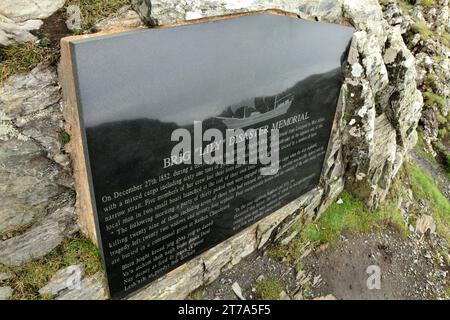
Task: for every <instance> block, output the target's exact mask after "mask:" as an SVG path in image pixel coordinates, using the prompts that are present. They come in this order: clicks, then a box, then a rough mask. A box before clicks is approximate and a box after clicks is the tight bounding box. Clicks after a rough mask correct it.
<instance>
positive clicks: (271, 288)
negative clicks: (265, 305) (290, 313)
mask: <svg viewBox="0 0 450 320" xmlns="http://www.w3.org/2000/svg"><path fill="white" fill-rule="evenodd" d="M255 289H256V291H257V292H258V293H259V295H260V297H261V299H262V300H278V299H279V298H280V294H281V292H282V291H283V290H284V286H283V283H282V282H281V281H280V280H278V279H276V278H274V277H270V278H267V279H264V280H262V281H261V282H258V283H257V284H256V287H255Z"/></svg>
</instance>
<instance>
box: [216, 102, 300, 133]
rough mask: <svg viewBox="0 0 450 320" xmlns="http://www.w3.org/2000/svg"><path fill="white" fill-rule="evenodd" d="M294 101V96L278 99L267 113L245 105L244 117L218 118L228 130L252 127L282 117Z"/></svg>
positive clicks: (243, 108)
mask: <svg viewBox="0 0 450 320" xmlns="http://www.w3.org/2000/svg"><path fill="white" fill-rule="evenodd" d="M293 101H294V95H293V94H287V95H285V96H283V97H281V98H278V97H276V98H275V102H274V104H273V108H272V109H271V110H268V111H266V112H260V111H257V110H256V109H255V108H254V107H250V106H248V105H245V106H243V107H241V108H242V110H243V117H236V118H235V117H216V118H217V119H219V120H222V122H223V123H224V124H225V125H226V126H227V128H228V129H240V128H245V127H250V126H252V125H254V124H257V123H260V122H263V121H266V120H269V119H272V118H275V117H278V116H281V115H283V114H285V113H286V112H287V111H288V110H289V108H290V106H291V105H292V102H293Z"/></svg>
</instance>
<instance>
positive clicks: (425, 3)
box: [420, 0, 436, 8]
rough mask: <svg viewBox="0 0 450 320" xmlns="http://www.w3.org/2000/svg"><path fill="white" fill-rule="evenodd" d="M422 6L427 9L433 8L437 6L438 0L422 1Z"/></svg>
mask: <svg viewBox="0 0 450 320" xmlns="http://www.w3.org/2000/svg"><path fill="white" fill-rule="evenodd" d="M420 5H421V6H423V7H425V8H432V7H433V6H435V5H436V0H420Z"/></svg>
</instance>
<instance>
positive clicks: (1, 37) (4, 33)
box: [0, 14, 42, 47]
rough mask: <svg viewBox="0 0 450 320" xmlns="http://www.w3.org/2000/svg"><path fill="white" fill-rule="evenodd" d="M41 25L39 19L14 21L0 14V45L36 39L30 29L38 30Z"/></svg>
mask: <svg viewBox="0 0 450 320" xmlns="http://www.w3.org/2000/svg"><path fill="white" fill-rule="evenodd" d="M41 26H42V21H41V20H27V21H24V22H14V21H13V20H11V19H8V18H7V17H5V16H3V15H1V14H0V47H2V46H4V47H6V46H9V45H12V44H16V43H21V42H30V41H36V40H37V38H36V37H35V36H34V35H33V34H32V33H31V32H30V31H35V30H38V29H39V28H40V27H41Z"/></svg>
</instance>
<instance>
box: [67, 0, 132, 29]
mask: <svg viewBox="0 0 450 320" xmlns="http://www.w3.org/2000/svg"><path fill="white" fill-rule="evenodd" d="M129 3H130V1H129V0H68V1H67V3H66V5H67V6H68V5H77V6H79V7H80V9H81V14H82V28H83V30H90V29H91V28H92V27H93V26H94V25H95V24H96V23H97V22H99V21H100V20H102V19H104V18H106V17H108V16H109V15H110V14H112V13H115V12H117V10H119V9H120V8H121V7H122V6H124V5H126V4H129Z"/></svg>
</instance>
